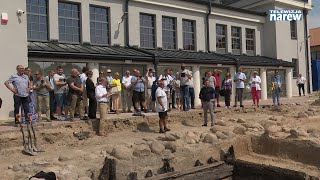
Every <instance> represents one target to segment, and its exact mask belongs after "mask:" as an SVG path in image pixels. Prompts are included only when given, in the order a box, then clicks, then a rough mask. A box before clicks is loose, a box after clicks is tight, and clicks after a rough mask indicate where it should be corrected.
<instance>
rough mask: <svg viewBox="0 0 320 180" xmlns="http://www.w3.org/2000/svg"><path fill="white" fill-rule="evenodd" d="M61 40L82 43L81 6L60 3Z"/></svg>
mask: <svg viewBox="0 0 320 180" xmlns="http://www.w3.org/2000/svg"><path fill="white" fill-rule="evenodd" d="M59 39H60V40H61V41H68V42H80V18H79V5H78V4H72V3H66V2H59Z"/></svg>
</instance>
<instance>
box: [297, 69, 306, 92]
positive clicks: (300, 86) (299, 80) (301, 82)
mask: <svg viewBox="0 0 320 180" xmlns="http://www.w3.org/2000/svg"><path fill="white" fill-rule="evenodd" d="M306 81H307V80H306V78H305V77H303V76H302V74H299V77H298V78H297V82H296V83H297V86H298V89H299V96H301V89H302V92H303V95H304V96H306V93H305V91H304V85H305V84H306Z"/></svg>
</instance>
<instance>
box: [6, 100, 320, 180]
mask: <svg viewBox="0 0 320 180" xmlns="http://www.w3.org/2000/svg"><path fill="white" fill-rule="evenodd" d="M315 99H316V98H315V97H310V98H309V97H308V98H304V99H297V98H295V99H294V100H290V101H287V102H285V104H284V105H283V106H280V107H272V106H270V105H265V106H261V107H260V108H253V107H249V106H246V108H245V109H237V108H234V109H231V110H228V109H225V108H219V109H217V112H216V121H215V122H216V125H215V127H214V128H210V127H202V126H201V125H202V111H201V110H195V111H191V112H188V113H184V112H173V113H170V116H169V126H170V128H171V131H170V132H167V133H166V134H159V133H157V132H158V125H157V122H158V118H157V116H156V115H148V116H147V117H146V118H132V117H129V116H125V115H123V117H121V118H120V119H119V118H118V119H116V118H115V119H111V120H110V124H109V130H110V133H109V134H108V136H107V137H99V136H96V135H95V132H94V130H95V128H96V127H95V122H92V123H84V122H81V123H72V124H63V125H61V126H55V127H50V128H41V127H37V129H38V130H37V131H38V133H37V135H38V139H39V140H38V141H39V142H38V143H39V144H40V145H41V149H42V150H44V151H45V152H42V153H39V154H38V156H28V155H24V154H22V153H21V150H22V147H21V134H20V133H19V131H18V130H17V129H12V128H8V129H9V130H8V131H5V130H3V129H2V131H1V133H0V161H1V163H0V171H1V173H0V179H26V178H28V177H30V176H32V175H34V174H35V173H37V172H39V171H54V172H55V173H56V174H57V175H58V178H59V179H70V180H74V179H82V180H84V179H97V177H98V175H99V170H100V169H101V168H102V166H103V162H104V159H105V157H110V158H115V159H116V163H117V178H118V179H120V180H121V179H127V176H128V174H129V173H130V172H137V173H138V177H139V178H140V179H142V178H144V177H145V174H146V173H147V171H149V170H151V171H152V173H153V174H154V175H155V174H159V173H161V172H160V171H159V169H160V168H161V167H162V165H163V162H162V159H165V158H166V159H170V160H171V162H172V166H173V167H174V170H175V171H181V170H183V169H186V168H190V167H193V166H194V165H195V162H196V160H200V162H202V163H204V164H206V163H207V160H208V159H209V158H210V157H213V158H214V159H216V160H221V156H222V155H223V153H224V152H225V151H226V150H227V149H228V148H229V147H230V146H231V145H236V144H238V145H237V146H236V147H239V148H236V150H239V152H237V154H238V155H237V158H239V159H245V160H248V161H252V162H260V163H263V164H273V165H276V166H279V167H285V168H289V169H297V170H301V171H304V172H307V173H309V174H311V175H314V176H318V177H320V170H319V168H320V165H319V164H315V163H313V162H311V161H304V162H298V161H299V159H294V158H291V156H290V153H291V154H294V153H296V152H295V149H292V151H290V152H287V156H285V155H283V153H273V152H274V149H272V148H270V150H265V151H264V153H265V155H259V154H258V153H259V152H258V151H259V150H258V149H259V148H257V147H255V148H252V147H251V148H250V146H252V144H257V143H251V142H248V143H244V145H241V143H239V140H241V139H243V138H247V139H249V141H250V137H251V136H252V137H259V136H262V135H263V136H268V138H271V139H274V140H287V139H289V141H308V142H312V143H313V144H314V146H315V147H317V146H320V122H319V119H320V106H318V105H320V103H316V104H314V105H311V103H312V102H314V100H315ZM80 131H88V132H90V138H89V139H86V140H81V141H80V140H78V139H77V138H76V137H74V135H73V133H74V132H80ZM239 144H240V145H239ZM297 145H299V146H301V144H297ZM247 146H248V147H247ZM306 150H307V149H306ZM316 150H318V149H316ZM240 151H243V152H240ZM245 151H248V152H245ZM253 151H255V152H253ZM261 152H262V151H261ZM319 153H320V151H319V152H318V154H319ZM302 155H303V154H302ZM295 160H296V161H295Z"/></svg>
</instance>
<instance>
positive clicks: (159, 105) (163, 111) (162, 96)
mask: <svg viewBox="0 0 320 180" xmlns="http://www.w3.org/2000/svg"><path fill="white" fill-rule="evenodd" d="M165 80H166V79H164V78H163V79H160V80H159V81H158V86H159V87H158V89H157V91H156V110H157V112H158V113H159V126H160V131H159V133H165V132H166V131H170V129H168V128H167V118H168V113H167V112H168V103H167V101H168V97H167V93H166V92H165V90H164V88H165V85H164V81H165Z"/></svg>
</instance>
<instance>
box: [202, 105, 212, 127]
mask: <svg viewBox="0 0 320 180" xmlns="http://www.w3.org/2000/svg"><path fill="white" fill-rule="evenodd" d="M202 107H203V117H204V124H208V110H209V112H210V118H211V126H213V124H214V101H209V102H207V101H202Z"/></svg>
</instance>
